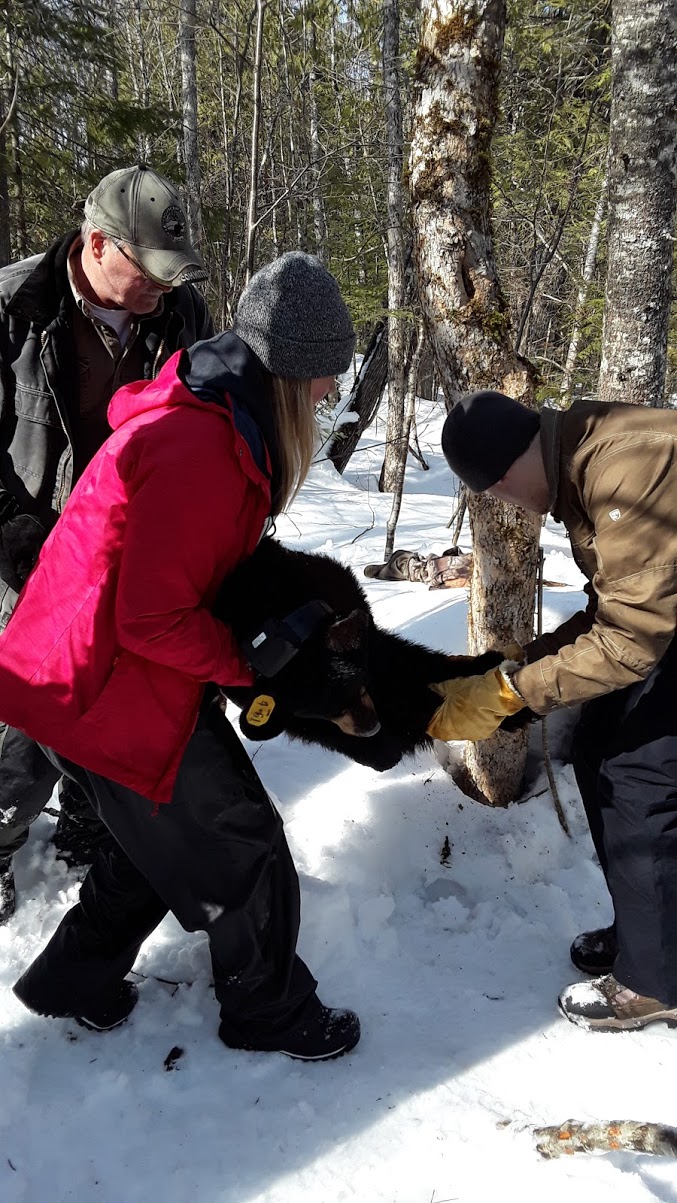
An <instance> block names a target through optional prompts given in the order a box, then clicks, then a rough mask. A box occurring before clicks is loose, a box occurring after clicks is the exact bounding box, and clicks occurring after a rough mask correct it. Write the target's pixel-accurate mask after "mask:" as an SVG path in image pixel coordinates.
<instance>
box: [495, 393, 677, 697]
mask: <svg viewBox="0 0 677 1203" xmlns="http://www.w3.org/2000/svg"><path fill="white" fill-rule="evenodd" d="M541 418H542V422H541V444H542V449H543V456H544V460H545V467H546V472H547V476H548V481H549V484H550V497H551V505H550V510H551V513H552V515H553V518H555V520H556V521H559V522H563V523H564V525H565V526H566V528H567V531H568V533H569V538H570V540H571V549H572V552H573V556H574V560H575V561H576V563H577V565H578V567H579V568H580V569H581V571H582V572H583V573H585V575H586V576H587V578H588V580H589V581H590V583H591V586H592V592H594V596H593V598H592V604H591V605H589V606H588V609H587V611H585V612H584V613H581V614H580V615H575V616H574V618H573V619H569V620H568V621H567V622H566V623H564V624H563V625H562V627H560V628H559V629H558V630H557V631H554V632H553V634H552V635H550V636H545V637H544V638H543V640H541V641H536V643H535V644H534V645H533V649H535V650H536V651H537V652H538V653H540V652H543V651H546V652H549V653H551V654H545V655H544V656H543V658H542V659H540V660H537V661H536V663H530V664H527V665H526V666H525V667H524V668H521V669H519V670H518V671H517V672H516V673H515V674H514V678H513V679H514V683H515V685H516V687H517V689H518V690H519V692H520V693H521V694H522V697H523V698H524V699H525V701H526V702H527V704H528V705H529V706H530V707H531V709H532V710H535V711H537V712H538V713H539V714H547V713H548V711H550V710H554V709H556V708H557V707H560V706H571V705H573V704H574V703H576V702H585V701H589V700H590V699H592V698H596V697H600V696H601V695H602V694H605V693H611V692H612V690H615V689H622V688H623V687H624V686H626V685H631V684H632V683H633V682H635V681H638V680H643V679H644V678H645V677H647V676H648V675H649V673H650V672H651V669H652V668H653V667H654V666H655V665H656V664H657V663H658V661H659V660H660V659H661V657H662V656H663V654H664V653H665V651H666V650H667V648H668V645H669V643H670V641H671V640H672V638H673V636H674V635H675V631H676V629H677V411H675V410H670V409H647V408H645V407H644V406H638V405H621V404H618V403H614V404H605V403H603V402H595V401H577V402H575V403H574V404H573V405H572V407H571V409H569V410H568V411H567V412H566V413H558V412H557V411H555V410H547V409H546V410H544V411H543V413H542V415H541ZM595 602H596V606H595ZM562 644H564V646H561V645H562ZM558 646H559V650H555V649H556V648H557V647H558ZM530 658H531V659H533V650H532V652H531V654H530Z"/></svg>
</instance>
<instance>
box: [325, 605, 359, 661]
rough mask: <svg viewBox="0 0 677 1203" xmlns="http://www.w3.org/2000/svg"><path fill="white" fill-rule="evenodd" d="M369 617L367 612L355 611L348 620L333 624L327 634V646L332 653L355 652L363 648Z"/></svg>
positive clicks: (343, 619) (342, 619)
mask: <svg viewBox="0 0 677 1203" xmlns="http://www.w3.org/2000/svg"><path fill="white" fill-rule="evenodd" d="M368 626H369V615H368V614H367V612H366V610H353V611H352V613H351V614H349V615H348V617H347V618H339V620H338V622H333V623H332V624H331V626H330V628H329V630H328V632H327V646H328V648H329V650H330V651H332V652H355V651H357V649H358V648H360V647H362V644H363V643H364V639H365V636H366V634H367V627H368Z"/></svg>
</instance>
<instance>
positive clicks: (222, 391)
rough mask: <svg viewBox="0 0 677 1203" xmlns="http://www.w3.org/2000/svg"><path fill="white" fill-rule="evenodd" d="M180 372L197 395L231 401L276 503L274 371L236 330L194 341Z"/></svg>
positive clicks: (219, 401)
mask: <svg viewBox="0 0 677 1203" xmlns="http://www.w3.org/2000/svg"><path fill="white" fill-rule="evenodd" d="M180 375H181V377H182V379H183V382H184V384H185V385H186V387H187V388H189V389H190V390H191V392H192V393H194V394H195V396H197V397H200V398H201V399H202V400H203V401H210V402H212V403H215V404H217V405H224V404H226V403H227V402H226V398H227V399H228V400H229V401H230V408H231V410H232V415H233V422H234V424H235V428H236V430H237V431H238V432H239V434H241V435H242V436H243V437H244V439H245V440H246V442H247V443H248V444H249V447H250V449H251V452H252V455H253V457H254V461H255V462H256V464H257V466H258V467H259V468H260V470H261V471H262V472H263V473H264V474H265V475H266V476H267V477H268V478H269V479H270V482H271V495H272V499H273V506H275V501H276V499H277V491H278V488H279V480H280V470H279V454H278V449H277V436H276V432H275V422H274V418H273V409H272V389H271V379H270V373H269V372H268V371H267V370H266V368H264V366H263V364H262V363H261V360H260V359H259V358H258V356H257V355H255V354H254V352H253V351H252V350H251V348H250V347H248V346H247V344H246V343H245V342H243V340H242V339H241V338H240V337H239V336H238V335H237V334H235V333H233V331H231V330H227V331H226V332H225V333H224V334H217V335H215V336H214V338H208V339H205V340H203V341H202V342H198V343H195V345H194V346H193V347H191V348H190V349H189V350H188V351H187V352H186V353H185V357H184V360H183V362H182V364H181V368H180Z"/></svg>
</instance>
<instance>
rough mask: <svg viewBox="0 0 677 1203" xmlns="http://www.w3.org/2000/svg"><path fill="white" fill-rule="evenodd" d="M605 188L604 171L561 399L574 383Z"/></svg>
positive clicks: (601, 218) (563, 376) (578, 296)
mask: <svg viewBox="0 0 677 1203" xmlns="http://www.w3.org/2000/svg"><path fill="white" fill-rule="evenodd" d="M607 188H608V178H607V173H606V171H605V173H604V179H603V180H602V187H601V190H600V194H599V200H598V201H597V208H596V209H595V216H594V217H593V219H592V226H591V227H590V237H589V239H588V250H587V254H586V256H585V263H584V265H583V276H582V278H581V284H580V287H579V289H578V295H577V297H576V308H575V310H574V324H573V328H572V331H571V338H570V340H569V349H568V351H567V357H566V360H565V363H564V372H563V374H562V382H561V384H560V390H559V391H560V396H561V397H563V398H564V397H569V396H571V389H572V386H573V381H574V373H575V371H576V360H577V359H578V348H579V345H580V341H581V324H582V322H583V315H584V313H585V305H586V302H587V299H588V291H589V289H590V284H591V283H592V277H593V275H594V272H595V263H596V261H597V248H598V246H599V238H600V234H601V231H602V221H603V220H604V212H605V210H606V202H607Z"/></svg>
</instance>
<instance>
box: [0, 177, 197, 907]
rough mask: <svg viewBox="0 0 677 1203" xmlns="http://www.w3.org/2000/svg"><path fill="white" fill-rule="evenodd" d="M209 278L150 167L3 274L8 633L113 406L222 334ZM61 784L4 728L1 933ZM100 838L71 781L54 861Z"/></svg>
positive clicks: (2, 573)
mask: <svg viewBox="0 0 677 1203" xmlns="http://www.w3.org/2000/svg"><path fill="white" fill-rule="evenodd" d="M206 275H207V272H206V270H205V266H204V262H203V260H202V257H201V255H200V253H199V252H198V251H197V250H196V249H195V248H194V247H193V246H192V244H191V241H190V238H189V235H188V226H187V221H186V215H185V212H184V209H183V204H182V201H181V198H180V196H179V194H178V192H177V190H176V188H175V187H174V186H173V184H171V183H170V182H169V181H168V180H166V179H164V178H163V177H162V176H160V175H158V174H157V173H156V172H155V171H153V170H152V169H151V168H150V167H147V166H146V165H145V164H139V165H138V166H135V167H126V168H123V169H122V170H119V171H113V172H111V173H110V175H107V176H106V177H105V179H103V180H101V182H100V183H99V184H97V186H96V187H95V188H94V190H93V191H92V192H91V193H90V195H89V196H88V197H87V200H86V202H85V221H84V223H83V225H82V227H81V229H80V230H77V229H74V230H70V231H69V232H68V233H67V234H65V235H63V236H62V237H60V238H58V239H57V240H56V242H54V243H53V244H52V246H50V247H49V248H48V250H47V251H45V252H44V253H42V254H38V255H33V256H31V257H30V258H29V259H24V260H22V261H21V262H19V263H13V264H10V265H9V266H7V267H3V268H2V269H0V630H2V629H3V628H4V627H5V625H6V624H7V622H8V620H9V618H10V615H11V613H12V610H13V608H14V605H15V603H16V601H17V598H18V595H19V592H20V590H21V587H22V585H23V583H24V581H25V579H26V576H27V575H28V572H29V571H30V569H31V566H32V564H33V562H34V560H35V558H36V556H37V554H38V551H39V549H40V546H41V544H42V542H43V540H44V539H45V537H46V535H47V534H48V532H49V531H50V529H51V528H52V526H53V525H54V523H55V521H56V519H57V517H58V516H59V514H60V513H61V510H62V509H63V506H64V505H65V503H66V500H67V498H68V496H69V494H70V492H71V489H72V487H73V485H74V483H75V481H76V480H77V479H78V477H79V475H80V474H81V472H82V470H83V468H84V467H85V466H86V465H87V464H88V463H89V460H90V459H91V458H92V456H93V455H94V453H95V452H96V451H98V449H99V447H100V446H101V444H102V443H103V441H104V440H105V439H106V438H107V437H108V435H109V434H110V428H109V426H108V421H107V410H108V403H109V401H110V399H111V396H112V394H113V393H114V392H115V390H116V389H117V388H119V387H120V385H123V384H129V383H130V382H131V381H134V380H149V379H152V378H153V377H154V376H156V375H157V373H158V371H159V370H160V368H161V367H162V365H163V363H165V361H166V360H167V359H168V358H169V356H170V355H172V354H173V353H174V352H175V351H178V350H179V349H181V348H183V347H189V346H191V345H192V343H194V342H196V341H197V340H198V339H204V338H210V337H211V336H212V334H213V333H214V327H213V323H212V319H211V317H210V314H209V310H208V309H207V306H206V304H205V302H204V300H203V298H202V296H201V295H200V293H199V292H198V291H197V289H196V288H195V287H194V282H195V281H197V280H203V279H205V278H206ZM57 777H58V774H57V773H56V771H55V770H54V768H53V767H52V765H51V764H50V763H49V761H48V760H47V759H46V757H44V756H43V754H42V752H41V750H40V748H39V747H38V746H37V744H35V743H33V741H32V740H29V739H28V738H27V737H26V736H24V735H22V734H21V733H20V732H18V731H15V730H13V729H12V728H7V727H5V726H3V725H1V724H0V923H2V922H4V921H5V920H7V919H8V918H9V917H10V916H11V915H12V914H13V913H14V908H15V891H14V876H13V872H12V857H13V854H14V853H15V852H16V851H17V850H18V849H19V848H20V847H21V846H22V844H23V843H24V841H25V840H26V837H27V835H28V827H29V825H30V823H31V822H32V821H33V819H34V818H36V817H37V815H38V814H40V812H41V811H42V810H43V808H44V807H45V805H46V804H47V802H48V800H49V798H50V795H51V793H52V789H53V787H54V785H55V783H56V780H57ZM76 791H77V793H76ZM103 830H105V829H103ZM102 838H103V831H102V829H101V825H100V823H99V820H98V819H95V817H94V812H93V811H92V810H91V808H90V807H89V803H87V802H86V800H85V798H84V795H82V794H81V793H80V792H79V790H77V787H74V786H73V783H72V782H69V783H68V785H67V788H65V789H62V792H61V814H60V818H59V822H58V824H57V831H56V836H55V844H56V847H57V855H60V856H62V858H63V859H64V860H66V861H67V863H69V864H71V865H73V864H88V863H89V862H90V860H91V858H92V855H93V852H94V850H95V848H96V846H97V845H98V843H99V842H100V840H101V839H102Z"/></svg>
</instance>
